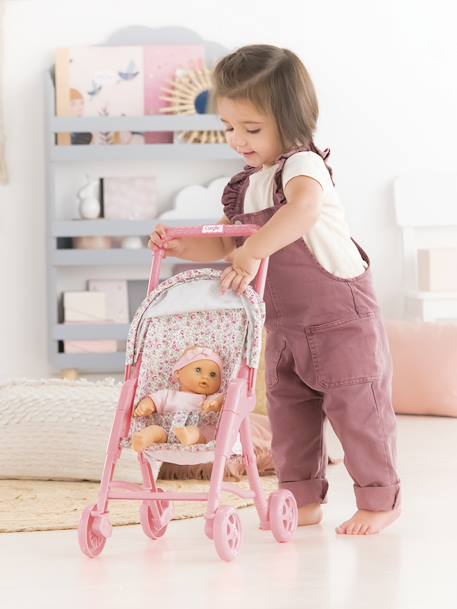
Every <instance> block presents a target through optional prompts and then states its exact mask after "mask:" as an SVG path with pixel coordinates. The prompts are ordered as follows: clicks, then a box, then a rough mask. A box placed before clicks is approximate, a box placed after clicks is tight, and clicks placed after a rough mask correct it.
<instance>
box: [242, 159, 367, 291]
mask: <svg viewBox="0 0 457 609" xmlns="http://www.w3.org/2000/svg"><path fill="white" fill-rule="evenodd" d="M277 169H278V166H277V165H272V166H271V167H264V168H263V169H261V170H260V171H257V172H255V173H253V174H252V175H251V176H250V177H249V186H248V189H247V191H246V195H245V198H244V213H253V212H256V211H260V210H262V209H265V208H267V207H273V205H274V202H273V188H274V175H275V173H276V171H277ZM296 176H309V177H311V178H313V179H314V180H316V181H317V182H318V183H319V184H320V185H321V187H322V195H321V196H322V201H321V211H320V214H319V218H318V220H317V221H316V223H315V224H314V225H313V226H312V227H311V229H310V230H309V231H308V232H307V233H306V234H305V235H303V239H304V241H305V243H306V244H307V246H308V247H309V249H310V250H311V252H312V253H313V254H314V256H315V257H316V258H317V260H318V261H319V263H320V264H321V265H322V266H323V267H324V269H325V270H327V271H329V273H332V274H333V275H336V276H337V277H344V278H346V279H347V278H350V277H356V276H357V275H360V274H361V273H363V271H364V270H365V268H366V266H367V265H366V262H365V261H364V260H363V259H362V256H361V255H360V252H359V250H358V249H357V247H356V245H355V244H354V242H353V241H352V240H351V235H350V233H349V227H348V225H347V222H346V219H345V215H344V208H343V206H342V205H341V203H340V200H339V198H338V194H337V192H336V190H335V187H334V186H333V182H332V180H331V178H330V174H329V172H328V169H327V167H326V166H325V163H324V161H323V160H322V157H320V156H319V155H318V154H316V153H315V152H311V151H303V152H297V153H295V154H293V155H292V156H290V157H289V158H288V159H287V161H286V162H285V164H284V168H283V172H282V187H283V189H284V188H285V186H286V184H287V182H288V181H289V180H291V179H292V178H295V177H296Z"/></svg>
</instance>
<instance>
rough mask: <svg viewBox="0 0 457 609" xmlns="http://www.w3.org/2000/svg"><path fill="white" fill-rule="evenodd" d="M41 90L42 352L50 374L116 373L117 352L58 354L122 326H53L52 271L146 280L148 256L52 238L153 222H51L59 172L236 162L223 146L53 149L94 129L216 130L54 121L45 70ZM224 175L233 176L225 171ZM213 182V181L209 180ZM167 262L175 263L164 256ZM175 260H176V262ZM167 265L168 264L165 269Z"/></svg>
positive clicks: (167, 119)
mask: <svg viewBox="0 0 457 609" xmlns="http://www.w3.org/2000/svg"><path fill="white" fill-rule="evenodd" d="M45 92H46V109H47V113H46V122H45V128H46V134H45V142H46V160H47V162H46V168H47V169H46V172H47V175H46V187H47V209H48V238H47V244H48V247H47V260H48V273H47V277H48V279H47V281H48V301H49V302H48V354H49V362H50V365H51V368H52V369H53V370H54V371H57V370H62V369H65V368H75V369H77V370H78V371H81V372H84V373H100V372H110V373H112V372H121V371H122V370H123V368H124V360H125V353H124V352H122V351H119V352H116V353H62V352H59V341H63V340H67V339H68V340H103V339H116V340H125V339H126V338H127V333H128V328H129V324H90V325H86V324H75V325H68V324H63V323H61V322H60V321H59V315H58V308H59V307H58V301H59V296H60V289H59V281H58V273H62V272H65V269H68V268H69V267H74V268H75V267H87V268H91V269H94V268H97V269H99V268H105V267H106V268H108V269H109V268H114V267H121V268H125V267H136V268H137V269H141V272H142V273H143V276H144V279H145V280H147V278H148V272H149V268H150V265H151V261H152V259H151V257H152V253H151V251H150V250H148V249H146V248H144V249H139V250H128V249H121V248H116V249H115V248H113V249H106V250H83V249H80V250H78V249H64V248H61V249H59V248H58V245H57V244H58V239H60V238H62V237H78V236H97V235H98V236H113V237H115V236H146V235H148V234H150V233H151V231H152V230H153V228H154V226H155V224H156V222H157V221H155V220H108V219H97V220H76V219H75V220H70V219H64V220H62V219H59V218H57V209H58V208H59V198H58V194H57V192H56V179H57V176H58V174H59V171H60V170H61V168H62V167H64V166H66V165H68V164H78V163H86V164H87V163H94V164H95V163H97V162H110V163H111V164H112V166H113V167H115V166H116V167H117V168H119V164H120V163H122V162H123V161H124V162H125V161H153V160H160V161H163V160H173V161H177V162H179V161H190V160H192V161H208V162H209V161H214V160H222V161H232V162H233V161H238V162H239V163H237V165H236V170H238V167H241V165H242V158H241V157H240V156H239V155H238V154H236V153H235V152H234V151H233V150H231V149H230V148H229V147H228V146H227V145H226V144H186V143H177V144H144V145H113V146H99V145H87V146H84V145H79V146H58V145H57V144H56V134H58V133H70V132H94V131H139V132H148V131H149V132H150V131H155V132H158V131H172V132H175V131H194V130H215V129H223V126H222V123H221V122H220V121H219V119H218V118H217V116H215V115H210V114H208V115H195V116H144V117H100V118H98V117H94V118H92V117H91V118H60V117H56V116H55V101H54V100H55V92H54V84H53V81H52V77H51V74H50V72H48V71H47V72H46V74H45ZM229 173H234V172H233V166H232V169H230V172H229ZM215 177H217V176H215ZM215 221H217V218H208V219H204V220H198V224H210V223H214V222H215ZM196 223H197V221H196V220H195V219H193V220H191V219H189V220H181V221H179V222H178V221H167V224H168V225H170V226H178V225H181V226H182V225H194V224H196ZM167 261H168V262H169V263H170V264H173V263H176V262H178V259H176V258H169V259H167ZM179 262H182V261H181V260H180V261H179ZM168 266H169V265H168Z"/></svg>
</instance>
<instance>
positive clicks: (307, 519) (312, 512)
mask: <svg viewBox="0 0 457 609" xmlns="http://www.w3.org/2000/svg"><path fill="white" fill-rule="evenodd" d="M322 516H323V513H322V508H321V504H320V503H307V504H306V505H302V506H301V507H299V508H298V526H300V527H301V526H306V525H310V524H319V522H320V521H321V520H322Z"/></svg>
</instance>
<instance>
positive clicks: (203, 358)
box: [132, 346, 224, 452]
mask: <svg viewBox="0 0 457 609" xmlns="http://www.w3.org/2000/svg"><path fill="white" fill-rule="evenodd" d="M221 369H222V360H221V358H220V357H219V355H218V354H217V353H215V352H214V351H211V349H208V348H207V347H198V346H197V347H190V348H189V349H186V351H184V353H183V354H182V355H181V357H180V358H179V360H178V361H177V362H176V364H175V365H174V367H173V375H174V376H175V378H176V379H177V381H178V384H179V391H177V390H174V389H160V390H159V391H155V392H154V393H151V395H148V396H146V397H144V398H143V399H142V400H140V402H139V403H138V404H137V406H136V408H135V410H134V413H133V415H134V416H143V417H144V416H146V417H147V416H150V415H151V414H155V413H157V415H164V414H169V413H177V415H176V419H177V420H178V422H179V423H180V424H181V426H179V427H174V425H173V424H172V428H170V429H168V430H166V429H164V427H162V426H161V425H148V426H147V427H145V428H144V429H142V430H141V431H139V432H137V433H135V434H133V438H132V447H133V449H134V450H136V451H137V452H141V451H142V450H144V449H145V448H148V446H151V445H152V444H155V443H166V442H167V441H168V440H169V436H170V433H174V435H175V436H176V438H177V441H178V442H180V443H181V444H184V445H190V444H199V443H204V444H206V442H207V439H206V438H205V435H204V433H203V430H202V429H201V428H200V427H198V426H197V425H185V422H186V420H187V419H190V420H192V418H193V419H194V420H195V418H196V420H198V416H199V415H198V413H208V412H219V411H220V409H221V408H222V405H223V403H224V399H223V396H222V394H220V393H217V391H218V389H219V387H220V386H221ZM192 415H196V417H195V416H192ZM175 422H176V421H174V423H175Z"/></svg>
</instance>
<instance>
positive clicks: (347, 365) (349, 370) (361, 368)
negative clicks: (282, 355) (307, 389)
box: [305, 313, 385, 388]
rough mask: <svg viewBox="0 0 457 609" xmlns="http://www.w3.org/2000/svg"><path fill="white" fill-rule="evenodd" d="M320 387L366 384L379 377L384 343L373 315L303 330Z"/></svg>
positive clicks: (383, 357)
mask: <svg viewBox="0 0 457 609" xmlns="http://www.w3.org/2000/svg"><path fill="white" fill-rule="evenodd" d="M305 333H306V337H307V339H308V344H309V349H310V352H311V357H312V360H313V366H314V371H315V374H316V379H317V382H318V384H319V385H320V386H321V387H324V388H328V387H338V386H341V385H357V384H359V383H368V382H371V381H373V380H375V379H377V378H379V377H380V375H381V374H382V369H383V365H384V359H385V354H384V343H383V340H382V335H381V330H380V321H379V320H378V319H377V318H376V316H375V315H374V313H368V314H366V315H363V316H358V317H355V318H352V319H349V320H342V321H332V322H329V323H325V324H319V325H316V326H308V327H307V328H305Z"/></svg>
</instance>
